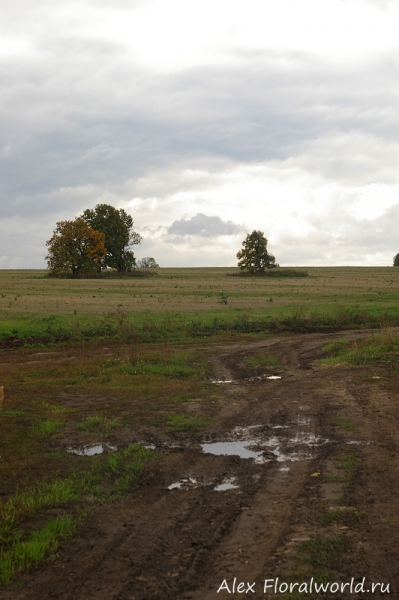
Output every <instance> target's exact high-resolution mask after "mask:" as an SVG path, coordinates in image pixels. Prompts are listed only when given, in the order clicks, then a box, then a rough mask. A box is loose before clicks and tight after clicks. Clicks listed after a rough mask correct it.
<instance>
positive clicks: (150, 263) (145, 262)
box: [137, 256, 159, 269]
mask: <svg viewBox="0 0 399 600" xmlns="http://www.w3.org/2000/svg"><path fill="white" fill-rule="evenodd" d="M137 264H138V266H139V267H140V268H141V269H159V264H158V263H157V262H155V258H152V256H146V257H144V258H141V259H140V260H139V261H138V263H137Z"/></svg>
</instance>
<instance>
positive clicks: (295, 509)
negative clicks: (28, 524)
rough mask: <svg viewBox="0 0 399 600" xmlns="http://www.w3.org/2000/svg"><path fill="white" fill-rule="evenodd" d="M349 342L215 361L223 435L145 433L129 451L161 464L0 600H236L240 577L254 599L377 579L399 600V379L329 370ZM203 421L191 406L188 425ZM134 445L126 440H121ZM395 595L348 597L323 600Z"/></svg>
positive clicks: (282, 347)
mask: <svg viewBox="0 0 399 600" xmlns="http://www.w3.org/2000/svg"><path fill="white" fill-rule="evenodd" d="M359 335H364V334H363V333H362V334H359ZM342 336H343V334H334V335H321V334H311V335H298V336H296V337H290V338H288V337H287V338H276V339H269V340H266V341H260V342H254V343H252V344H251V343H246V344H245V345H240V344H235V345H225V346H224V347H216V348H213V349H211V350H207V351H206V352H207V353H208V358H209V365H210V367H209V377H210V379H213V380H217V381H225V382H226V383H224V384H223V385H222V384H220V385H218V384H215V390H214V399H213V401H212V403H211V404H210V405H209V408H208V410H209V412H210V413H212V418H213V420H214V421H213V424H212V427H210V428H208V429H206V430H205V431H204V432H201V431H198V432H196V433H194V434H192V433H189V432H174V431H159V430H156V428H153V429H151V428H146V426H145V424H143V425H142V426H141V427H138V428H137V429H135V430H134V433H133V434H130V435H131V436H132V440H130V441H135V442H139V443H143V444H153V446H154V447H156V448H157V449H159V450H161V451H162V453H163V459H162V461H161V462H160V463H158V464H157V466H155V467H153V468H152V469H151V470H150V471H149V472H147V475H146V476H145V477H142V478H141V479H140V480H139V481H138V482H137V485H136V486H135V487H134V489H132V490H131V493H130V495H129V497H128V498H127V499H125V500H123V501H118V502H117V503H114V504H112V505H108V506H94V507H93V508H92V509H91V510H90V515H89V517H88V518H87V519H86V520H85V521H84V522H83V525H82V526H81V529H80V531H79V535H78V537H77V538H76V539H75V540H74V542H73V544H67V545H65V546H64V548H62V551H61V553H60V555H59V558H58V560H57V561H56V562H55V563H53V564H51V565H44V566H41V567H40V568H38V570H37V571H36V572H32V573H30V574H29V575H26V576H25V577H23V578H22V583H21V584H19V586H18V588H15V587H13V586H8V588H7V589H6V590H4V591H1V592H0V598H1V599H2V600H5V599H6V598H7V600H17V599H18V600H37V599H39V598H40V599H45V598H57V599H60V600H88V599H91V598H93V599H96V600H109V599H111V598H112V599H115V600H128V599H130V600H150V599H151V600H157V599H159V600H161V599H162V600H168V599H172V598H173V599H176V598H179V599H189V598H198V599H201V600H211V599H212V600H213V599H216V598H220V597H229V596H231V595H232V594H229V592H228V589H229V590H230V592H231V591H232V590H233V585H234V578H236V585H238V583H239V582H245V588H246V586H247V585H248V584H249V583H250V584H251V585H252V584H253V583H254V582H255V584H256V585H255V586H254V592H255V593H252V591H250V592H249V593H248V597H252V598H254V597H255V598H264V597H282V593H280V591H279V589H277V593H276V594H275V593H274V591H273V590H274V588H268V589H267V594H265V593H264V592H265V590H264V582H265V580H273V581H275V580H276V578H277V577H278V578H279V581H280V582H291V583H295V582H297V583H298V582H299V583H300V582H304V581H310V579H311V578H312V577H314V578H315V579H316V580H317V581H322V580H323V578H324V581H331V582H350V581H351V579H352V578H353V582H354V585H357V584H360V583H361V582H362V580H363V577H365V578H366V587H365V588H364V589H370V588H369V584H370V585H371V583H376V582H384V583H385V584H389V585H390V595H391V597H395V594H397V593H398V591H399V576H398V570H397V564H398V561H399V534H398V533H397V532H398V525H399V517H398V514H397V497H398V494H399V463H398V461H397V457H398V448H399V434H398V425H399V413H398V411H397V403H398V400H399V385H398V383H399V378H398V375H397V374H393V373H391V372H388V371H386V370H384V369H382V368H378V369H370V368H352V367H346V368H322V367H320V366H319V365H318V363H317V359H318V357H319V356H321V349H322V347H323V346H324V345H326V344H328V343H329V342H331V341H333V340H334V339H338V338H339V337H342ZM262 353H264V354H268V355H271V354H272V355H273V356H274V357H275V358H276V361H275V363H274V364H272V365H270V366H269V367H267V369H265V372H264V373H261V374H256V375H253V374H252V373H249V372H248V371H249V370H250V369H249V366H248V365H255V367H256V368H258V367H257V365H258V362H259V361H258V362H256V361H255V360H253V361H252V362H251V360H249V359H251V357H254V356H255V355H256V356H259V355H262ZM269 363H270V361H269ZM259 364H260V363H259ZM265 364H266V363H265ZM266 366H267V365H266ZM270 375H274V376H278V377H281V379H271V378H270V377H269V376H270ZM268 377H269V378H268ZM373 377H379V379H375V378H373ZM227 381H232V383H227ZM70 401H71V396H68V395H64V396H63V397H62V402H63V403H65V405H66V406H68V405H69V403H70ZM87 401H89V402H90V398H89V397H87ZM109 401H111V400H109ZM200 410H201V398H194V399H193V403H192V407H191V413H192V414H194V415H195V414H196V413H197V412H198V411H200ZM191 413H190V414H191ZM126 435H127V433H126V431H125V432H124V430H123V429H122V428H121V429H120V430H118V429H115V431H114V432H113V436H114V438H113V440H115V443H116V444H117V443H118V436H120V439H119V442H120V443H124V442H125V438H124V437H123V436H126ZM83 441H84V439H83V437H82V442H83ZM98 442H99V443H100V442H101V440H98ZM60 443H61V442H60ZM213 450H215V451H213ZM77 459H78V460H82V458H81V457H77ZM221 586H222V588H221ZM220 588H221V589H220ZM227 588H228V589H227ZM218 589H220V593H219V594H218V593H217V591H218ZM359 589H360V588H359ZM235 593H237V589H235ZM385 596H386V595H384V594H381V593H380V592H379V591H377V592H376V593H374V594H371V592H367V591H366V592H359V593H357V594H355V593H352V594H351V593H350V589H349V588H346V589H345V590H344V591H343V592H341V591H340V592H339V593H332V592H328V593H327V594H326V595H325V596H324V597H326V598H346V597H351V598H356V597H358V598H366V597H373V598H380V597H385ZM299 597H303V598H306V597H318V596H317V594H316V595H315V594H314V593H313V596H312V595H311V594H310V593H308V594H305V593H304V592H303V593H302V595H300V596H299Z"/></svg>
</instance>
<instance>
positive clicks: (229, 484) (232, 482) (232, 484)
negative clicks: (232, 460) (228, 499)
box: [213, 477, 240, 492]
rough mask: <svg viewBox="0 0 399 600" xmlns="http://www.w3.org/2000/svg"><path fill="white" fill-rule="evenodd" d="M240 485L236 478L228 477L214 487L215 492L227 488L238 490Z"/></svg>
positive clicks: (223, 490)
mask: <svg viewBox="0 0 399 600" xmlns="http://www.w3.org/2000/svg"><path fill="white" fill-rule="evenodd" d="M239 487H240V486H238V485H236V479H235V478H234V477H232V478H231V479H226V480H225V481H223V482H222V483H220V484H219V485H217V486H216V487H214V488H213V489H214V490H215V492H225V491H226V490H236V489H237V488H239Z"/></svg>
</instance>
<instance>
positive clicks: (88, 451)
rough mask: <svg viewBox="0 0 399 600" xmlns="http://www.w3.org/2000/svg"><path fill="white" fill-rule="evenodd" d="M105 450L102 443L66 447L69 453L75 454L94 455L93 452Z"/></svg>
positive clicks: (98, 452)
mask: <svg viewBox="0 0 399 600" xmlns="http://www.w3.org/2000/svg"><path fill="white" fill-rule="evenodd" d="M104 450H105V447H104V446H103V444H92V445H91V446H82V447H80V448H68V449H67V452H69V454H76V455H77V456H94V455H95V454H102V453H103V452H104Z"/></svg>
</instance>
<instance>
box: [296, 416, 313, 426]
mask: <svg viewBox="0 0 399 600" xmlns="http://www.w3.org/2000/svg"><path fill="white" fill-rule="evenodd" d="M296 422H297V423H298V425H309V424H310V419H309V418H308V417H298V418H297V421H296Z"/></svg>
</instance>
